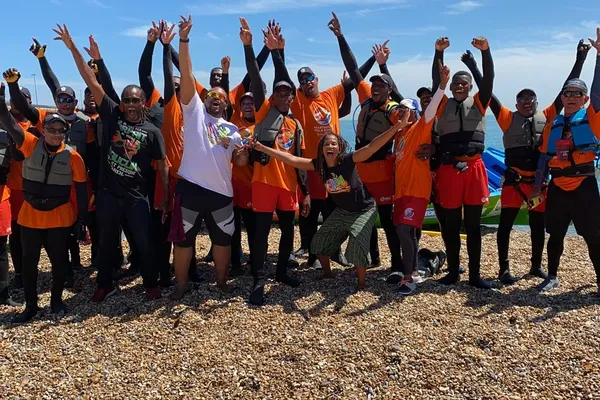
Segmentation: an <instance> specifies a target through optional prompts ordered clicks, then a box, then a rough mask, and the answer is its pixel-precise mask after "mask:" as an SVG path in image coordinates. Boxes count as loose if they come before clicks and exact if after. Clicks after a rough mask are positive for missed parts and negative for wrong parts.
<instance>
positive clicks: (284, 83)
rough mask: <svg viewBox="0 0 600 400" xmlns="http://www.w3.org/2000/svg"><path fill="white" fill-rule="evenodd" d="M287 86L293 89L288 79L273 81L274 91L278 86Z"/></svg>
mask: <svg viewBox="0 0 600 400" xmlns="http://www.w3.org/2000/svg"><path fill="white" fill-rule="evenodd" d="M282 86H285V87H288V88H290V89H292V91H293V90H294V87H293V86H292V85H290V83H289V82H288V81H279V82H277V83H275V85H273V91H275V90H276V89H277V88H278V87H282Z"/></svg>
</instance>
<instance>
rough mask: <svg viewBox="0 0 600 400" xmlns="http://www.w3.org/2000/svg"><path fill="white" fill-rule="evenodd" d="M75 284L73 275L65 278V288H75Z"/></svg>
mask: <svg viewBox="0 0 600 400" xmlns="http://www.w3.org/2000/svg"><path fill="white" fill-rule="evenodd" d="M73 286H75V279H74V278H73V277H72V276H67V277H66V278H65V289H73Z"/></svg>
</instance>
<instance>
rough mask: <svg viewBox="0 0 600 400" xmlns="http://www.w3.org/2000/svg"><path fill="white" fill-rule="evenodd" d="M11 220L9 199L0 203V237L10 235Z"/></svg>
mask: <svg viewBox="0 0 600 400" xmlns="http://www.w3.org/2000/svg"><path fill="white" fill-rule="evenodd" d="M11 193H12V192H11ZM11 218H12V214H11V212H10V197H9V198H8V199H6V200H4V201H3V202H1V203H0V236H9V235H10V234H11V233H12V229H11Z"/></svg>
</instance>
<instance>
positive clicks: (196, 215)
mask: <svg viewBox="0 0 600 400" xmlns="http://www.w3.org/2000/svg"><path fill="white" fill-rule="evenodd" d="M203 220H204V222H205V223H206V228H207V229H208V235H209V236H210V240H211V242H213V244H215V245H217V246H229V245H231V236H232V235H233V232H234V230H235V226H234V216H233V198H232V197H227V196H224V195H222V194H220V193H216V192H213V191H212V190H208V189H205V188H203V187H200V186H198V185H196V184H195V183H191V182H188V181H186V180H185V179H181V178H180V179H179V180H178V181H177V186H175V204H174V206H173V217H172V219H171V233H170V235H169V237H170V238H174V237H177V238H178V239H171V240H172V241H173V242H174V243H175V244H176V245H177V246H179V247H192V246H193V245H194V243H195V242H196V236H197V235H198V233H199V232H200V229H201V228H202V221H203Z"/></svg>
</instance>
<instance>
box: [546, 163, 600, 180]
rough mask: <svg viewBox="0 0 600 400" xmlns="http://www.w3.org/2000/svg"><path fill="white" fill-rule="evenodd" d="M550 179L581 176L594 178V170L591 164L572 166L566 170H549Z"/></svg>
mask: <svg viewBox="0 0 600 400" xmlns="http://www.w3.org/2000/svg"><path fill="white" fill-rule="evenodd" d="M550 174H551V175H552V178H553V179H554V178H563V177H570V178H577V177H583V176H595V175H596V168H595V166H594V163H593V162H590V163H586V164H579V165H572V166H570V167H566V168H550Z"/></svg>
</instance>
